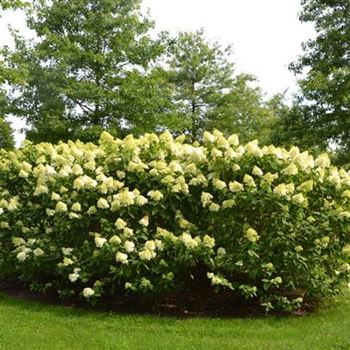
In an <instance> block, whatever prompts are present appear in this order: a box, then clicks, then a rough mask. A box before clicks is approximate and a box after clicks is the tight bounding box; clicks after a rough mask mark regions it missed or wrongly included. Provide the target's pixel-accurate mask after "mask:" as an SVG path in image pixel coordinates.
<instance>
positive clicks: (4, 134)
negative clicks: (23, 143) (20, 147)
mask: <svg viewBox="0 0 350 350" xmlns="http://www.w3.org/2000/svg"><path fill="white" fill-rule="evenodd" d="M14 145H15V143H14V141H13V137H12V130H11V127H10V125H9V123H7V122H6V121H5V120H4V119H3V118H0V148H5V149H9V148H13V147H14Z"/></svg>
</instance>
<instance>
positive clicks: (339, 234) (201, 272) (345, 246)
mask: <svg viewBox="0 0 350 350" xmlns="http://www.w3.org/2000/svg"><path fill="white" fill-rule="evenodd" d="M0 152H1V154H0V271H1V275H2V276H6V277H15V278H20V279H22V280H23V281H25V282H27V283H30V284H31V286H32V287H33V288H36V289H39V290H42V291H45V290H48V289H54V290H57V291H58V293H59V294H60V295H61V296H67V295H78V296H81V297H82V298H86V299H87V300H89V301H92V302H95V301H96V300H98V298H99V297H100V296H102V295H104V294H109V295H111V294H112V295H114V294H115V295H120V293H122V294H123V293H124V294H129V293H130V294H136V295H140V296H141V297H142V296H143V295H145V296H146V295H150V294H152V295H157V294H162V293H167V292H171V291H174V290H181V288H185V287H186V283H187V282H186V281H188V280H189V278H191V279H192V280H193V281H194V282H196V281H198V285H199V286H203V285H205V286H207V287H208V288H210V287H212V288H213V289H215V290H220V289H226V290H227V291H229V292H230V293H235V294H236V295H240V296H242V297H244V298H247V299H251V298H252V299H254V300H258V301H259V303H260V304H261V305H262V306H264V307H265V308H266V309H268V310H269V309H273V308H275V309H278V310H292V309H296V308H299V307H300V305H301V304H302V303H303V302H304V301H305V300H317V299H319V298H321V297H324V296H327V295H332V294H335V293H337V292H338V291H339V289H340V288H341V286H342V285H343V284H344V283H347V282H348V281H349V275H350V265H349V257H350V204H349V203H350V173H349V172H346V171H345V170H343V169H338V168H336V167H334V166H332V165H331V164H330V161H329V158H328V156H327V154H322V155H320V156H319V157H318V158H316V159H314V158H313V156H312V155H310V154H309V153H308V152H301V151H300V150H299V149H298V148H297V147H292V148H291V149H290V150H286V149H282V148H278V147H274V146H272V145H271V146H267V147H266V146H265V147H262V148H261V147H259V145H258V142H257V141H256V140H255V141H252V142H249V143H248V144H246V145H240V144H239V140H238V137H237V136H236V135H232V136H230V137H229V138H225V137H224V136H223V135H222V134H221V133H220V132H219V131H214V132H213V133H209V132H206V133H205V134H204V137H203V141H202V143H201V144H199V143H198V142H195V143H192V144H189V143H186V142H185V136H184V135H182V136H179V137H178V138H176V139H173V137H172V136H171V134H170V133H168V132H165V133H163V134H161V135H159V136H157V135H155V134H145V135H144V136H142V137H140V138H134V137H133V136H132V135H129V136H127V137H125V138H124V139H123V140H120V139H115V138H113V137H112V136H111V135H109V134H108V133H106V132H104V133H103V134H102V135H101V138H100V141H99V145H95V144H92V143H87V144H84V143H81V142H79V141H77V142H68V143H60V144H58V145H52V144H48V143H42V144H38V145H33V144H30V143H26V144H25V145H24V146H23V147H22V148H21V149H19V150H13V151H4V150H1V151H0Z"/></svg>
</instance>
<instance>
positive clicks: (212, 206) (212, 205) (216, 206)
mask: <svg viewBox="0 0 350 350" xmlns="http://www.w3.org/2000/svg"><path fill="white" fill-rule="evenodd" d="M209 210H210V211H212V212H218V211H219V210H220V205H219V204H217V203H210V205H209Z"/></svg>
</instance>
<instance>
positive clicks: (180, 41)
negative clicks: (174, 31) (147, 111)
mask: <svg viewBox="0 0 350 350" xmlns="http://www.w3.org/2000/svg"><path fill="white" fill-rule="evenodd" d="M230 55H231V47H230V46H229V47H226V48H222V47H221V45H220V44H219V43H218V42H210V41H209V40H207V39H206V37H205V34H204V32H203V30H200V31H197V32H194V33H191V32H184V33H180V34H179V35H178V37H177V39H176V40H175V44H174V46H173V50H172V54H171V56H170V58H169V60H168V62H167V63H168V70H167V74H168V79H169V82H170V83H171V84H172V85H173V92H172V95H171V98H172V101H173V113H170V114H169V115H170V116H171V120H172V121H173V123H174V126H175V131H181V132H183V131H184V132H186V133H188V134H189V135H190V136H191V137H192V138H193V139H198V138H200V136H201V134H202V132H203V130H205V129H214V128H217V129H220V130H222V131H223V132H224V133H225V134H231V133H238V134H239V135H240V137H241V139H243V140H251V139H254V138H259V139H260V140H261V141H262V142H263V143H267V142H269V140H270V131H271V127H272V124H273V123H274V121H275V116H274V111H273V110H272V109H271V108H269V106H268V104H266V103H265V101H264V100H263V96H262V92H261V90H260V89H259V88H258V87H257V86H256V84H255V83H256V81H255V78H254V77H253V76H252V75H249V74H240V75H237V76H235V75H234V65H233V63H232V57H231V56H230ZM168 126H169V125H168ZM169 127H170V126H169ZM170 128H171V127H170Z"/></svg>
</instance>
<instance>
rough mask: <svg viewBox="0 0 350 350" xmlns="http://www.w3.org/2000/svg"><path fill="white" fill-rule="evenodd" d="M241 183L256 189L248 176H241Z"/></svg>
mask: <svg viewBox="0 0 350 350" xmlns="http://www.w3.org/2000/svg"><path fill="white" fill-rule="evenodd" d="M243 183H245V184H246V185H247V186H248V187H256V184H255V181H254V179H253V178H252V177H251V176H250V175H248V174H245V175H244V176H243Z"/></svg>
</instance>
